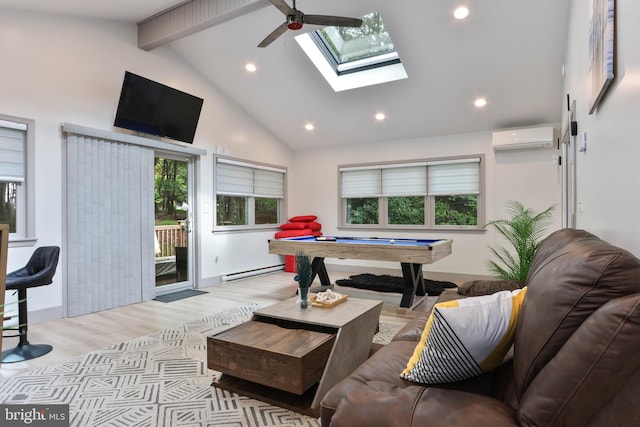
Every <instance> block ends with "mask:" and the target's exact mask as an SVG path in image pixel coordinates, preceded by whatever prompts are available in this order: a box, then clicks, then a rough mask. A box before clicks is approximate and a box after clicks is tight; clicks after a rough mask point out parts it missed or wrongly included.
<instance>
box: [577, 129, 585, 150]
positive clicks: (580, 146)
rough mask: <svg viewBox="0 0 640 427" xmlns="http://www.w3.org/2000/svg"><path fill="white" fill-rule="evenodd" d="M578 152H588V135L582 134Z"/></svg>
mask: <svg viewBox="0 0 640 427" xmlns="http://www.w3.org/2000/svg"><path fill="white" fill-rule="evenodd" d="M578 151H587V133H586V132H582V133H581V134H580V135H579V136H578Z"/></svg>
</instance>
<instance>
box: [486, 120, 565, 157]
mask: <svg viewBox="0 0 640 427" xmlns="http://www.w3.org/2000/svg"><path fill="white" fill-rule="evenodd" d="M492 145H493V151H505V150H531V149H541V148H551V147H553V127H552V126H540V127H532V128H522V129H510V130H503V131H498V132H494V133H493V139H492Z"/></svg>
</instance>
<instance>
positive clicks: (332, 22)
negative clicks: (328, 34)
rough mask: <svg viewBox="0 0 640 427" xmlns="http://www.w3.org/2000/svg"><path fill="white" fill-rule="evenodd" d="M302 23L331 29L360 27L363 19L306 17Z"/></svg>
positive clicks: (321, 16) (324, 16)
mask: <svg viewBox="0 0 640 427" xmlns="http://www.w3.org/2000/svg"><path fill="white" fill-rule="evenodd" d="M272 1H273V0H272ZM302 21H303V22H304V23H305V24H311V25H323V26H329V27H360V26H361V25H362V19H359V18H345V17H343V16H328V15H304V16H303V18H302Z"/></svg>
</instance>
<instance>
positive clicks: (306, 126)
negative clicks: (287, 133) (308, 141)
mask: <svg viewBox="0 0 640 427" xmlns="http://www.w3.org/2000/svg"><path fill="white" fill-rule="evenodd" d="M304 128H305V129H306V130H314V129H315V126H314V125H313V123H307V124H306V125H304Z"/></svg>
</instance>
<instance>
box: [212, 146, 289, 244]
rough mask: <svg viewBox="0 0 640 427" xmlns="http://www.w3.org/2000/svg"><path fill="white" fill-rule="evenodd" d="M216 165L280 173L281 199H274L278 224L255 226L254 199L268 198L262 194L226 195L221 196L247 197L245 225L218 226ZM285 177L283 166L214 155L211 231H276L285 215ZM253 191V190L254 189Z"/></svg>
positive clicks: (285, 168)
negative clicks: (222, 164)
mask: <svg viewBox="0 0 640 427" xmlns="http://www.w3.org/2000/svg"><path fill="white" fill-rule="evenodd" d="M218 163H227V164H232V165H235V166H240V167H246V168H250V169H253V170H266V171H273V172H279V173H282V175H283V177H282V178H283V179H282V186H283V188H282V197H274V198H276V199H279V200H278V222H277V223H275V224H256V223H255V221H256V218H255V214H256V212H255V200H256V198H270V197H268V196H265V195H263V194H255V192H253V193H252V194H228V193H224V194H221V195H227V196H236V197H247V206H246V209H247V224H246V225H218V208H217V205H218ZM287 175H288V169H287V167H285V166H279V165H274V164H269V163H262V162H255V161H251V160H246V159H240V158H235V157H229V156H222V155H214V156H213V231H214V232H227V231H252V230H278V229H279V227H280V224H281V223H282V222H284V219H283V218H286V215H287V209H286V206H287V203H286V200H287ZM254 190H255V188H254Z"/></svg>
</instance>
